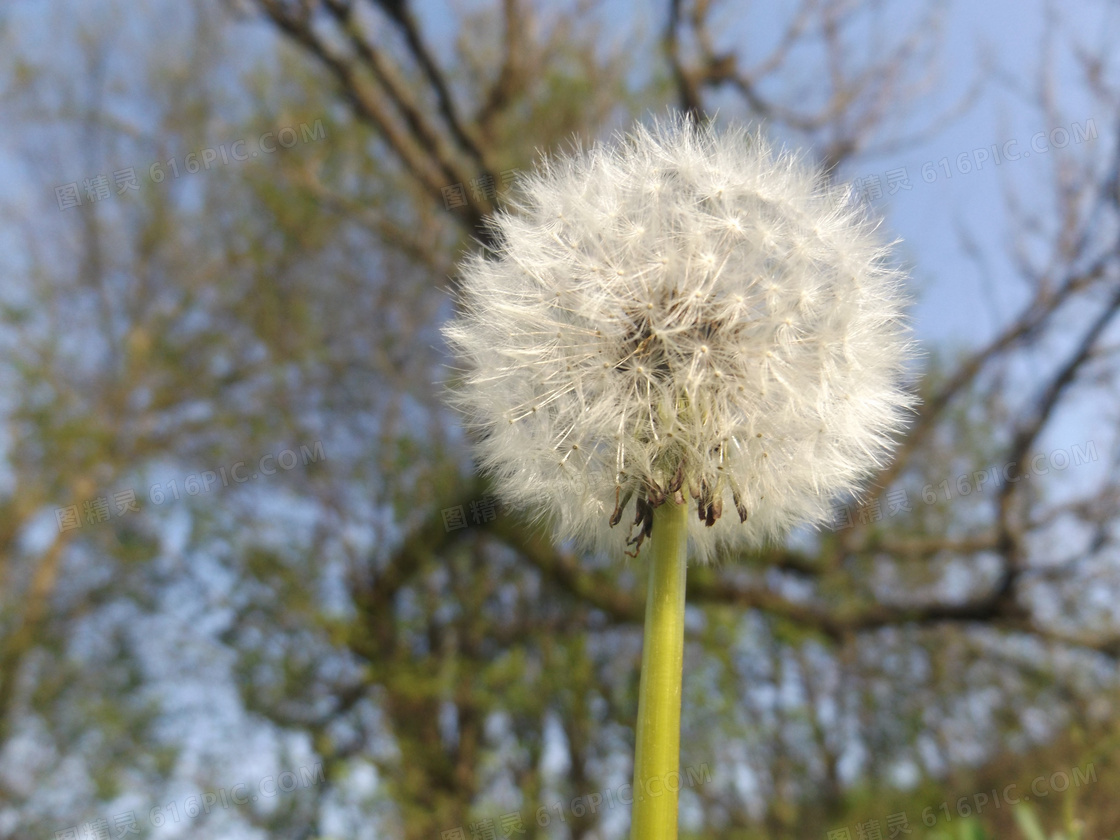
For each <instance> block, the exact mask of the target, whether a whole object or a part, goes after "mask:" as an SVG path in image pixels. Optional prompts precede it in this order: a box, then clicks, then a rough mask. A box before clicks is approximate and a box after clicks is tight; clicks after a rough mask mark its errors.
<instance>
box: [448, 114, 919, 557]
mask: <svg viewBox="0 0 1120 840" xmlns="http://www.w3.org/2000/svg"><path fill="white" fill-rule="evenodd" d="M518 188H519V193H518V197H517V198H516V200H515V201H514V202H513V204H512V206H511V208H510V209H509V210H504V211H499V212H498V213H497V214H496V215H495V216H494V217H493V219H492V220H491V224H492V226H493V228H494V230H495V233H496V234H497V239H498V241H499V242H500V243H501V244H500V245H499V246H497V247H496V249H495V251H494V253H493V254H492V255H489V256H487V255H483V254H474V255H472V256H469V257H467V258H466V259H465V260H464V262H463V263H462V265H461V266H460V269H461V271H460V274H461V281H462V282H461V287H460V288H461V293H460V312H459V314H458V315H457V317H456V318H455V319H453V320H452V321H451V322H450V323H449V324H448V325H447V326H446V327H445V329H444V335H445V337H446V338H447V340H448V343H449V345H450V347H451V349H452V351H453V353H454V354H455V356H456V357H457V359H458V362H459V364H460V365H461V367H462V368H463V376H462V379H461V382H460V384H459V385H458V387H457V388H456V389H455V390H454V391H453V393H452V396H451V399H452V402H453V404H454V405H455V406H456V407H457V408H459V409H460V410H461V411H462V413H463V416H464V419H465V422H466V424H467V426H468V427H469V428H470V429H471V430H472V431H473V433H474V437H475V439H476V441H477V444H476V446H477V457H478V460H479V464H480V467H481V468H482V469H484V470H485V471H487V472H489V473H490V474H491V475H492V476H493V477H494V479H495V488H496V491H497V492H498V493H499V495H501V497H502V498H503V499H504V501H506V502H507V503H509V504H511V505H513V506H515V507H519V508H522V509H525V510H528V511H530V512H532V513H534V514H535V515H537V516H539V517H542V518H546V519H547V520H548V521H549V522H550V523H551V524H552V526H553V527H554V530H555V533H556V536H557V538H559V539H569V538H574V539H576V540H577V541H578V542H579V543H580V544H581V545H582V546H584V547H587V548H592V549H597V550H603V551H608V552H612V553H618V552H620V551H623V550H625V549H626V547H627V545H628V544H629V545H633V544H634V543H635V540H634V538H633V531H634V529H633V528H630V530H629V532H628V526H630V523H631V522H634V523H635V525H637V526H638V530H639V531H640V530H641V527H642V519H643V517H644V516H648V514H649V511H650V510H651V509H652V508H654V507H656V506H658V505H660V504H663V503H666V501H668V500H670V499H673V498H676V499H678V500H679V499H680V498H686V499H690V500H691V503H692V504H693V505H694V506H695V508H696V515H695V516H692V517H691V518H690V526H689V529H690V530H689V540H690V546H691V549H692V556H693V557H694V558H695V559H696V560H698V561H700V562H706V561H708V560H710V559H711V558H713V557H714V556H715V555H716V554H717V553H718V552H720V551H723V550H730V551H735V550H740V549H743V548H748V547H754V546H757V545H759V544H761V543H762V542H764V541H765V540H767V539H777V538H780V537H781V536H782V535H783V534H784V533H786V532H787V531H788V529H789V528H791V527H793V526H795V525H798V524H802V523H807V524H814V525H819V524H820V523H822V522H824V521H825V520H827V519H828V518H829V514H830V510H831V503H832V499H833V498H834V497H835V496H836V495H837V494H839V493H843V492H849V491H854V490H857V489H858V487H859V484H860V482H862V481H863V480H864V479H865V478H866V477H867V476H868V475H869V474H870V473H871V472H872V471H873V470H875V469H877V468H879V467H881V466H882V465H883V464H884V463H885V461H886V459H887V458H888V457H889V455H890V451H891V449H892V448H893V446H894V445H895V437H896V435H897V433H898V431H899V430H900V429H901V428H902V426H903V425H904V422H905V416H906V412H907V410H908V409H909V408H910V407H911V406H912V404H913V402H914V399H913V398H912V397H911V396H910V395H909V394H908V393H907V392H906V390H905V389H904V387H903V384H902V383H903V379H904V375H905V367H906V364H907V362H908V361H909V359H910V358H911V357H912V355H913V342H912V339H911V337H910V333H909V330H908V327H907V325H906V323H905V315H904V312H905V306H906V303H907V300H906V296H905V293H904V282H905V276H904V274H903V272H901V271H900V270H899V269H897V268H896V267H893V266H892V264H891V262H890V244H889V243H886V242H885V241H884V240H882V239H881V238H880V236H879V234H878V232H877V226H878V223H877V221H876V220H874V219H872V218H871V217H870V216H869V215H868V214H867V212H866V210H865V209H864V208H862V207H860V206H858V205H856V204H854V203H852V202H851V200H850V192H849V190H848V189H847V188H846V187H844V186H843V185H835V184H831V183H829V182H828V181H827V179H826V178H825V177H824V176H823V175H822V174H821V172H820V171H819V170H818V169H817V168H815V167H814V166H813V165H811V164H810V163H808V162H806V161H805V160H803V159H802V158H800V157H798V156H796V155H793V154H790V153H788V152H785V151H781V150H779V149H777V148H775V147H774V146H773V145H771V144H770V143H769V142H768V141H767V139H766V138H765V137H764V136H763V135H762V134H761V133H759V132H757V131H755V132H752V131H748V130H746V129H744V128H733V129H731V130H728V131H725V132H723V133H719V132H717V131H716V130H715V129H712V128H707V127H705V128H701V127H697V126H696V125H695V124H694V123H692V122H691V121H689V120H688V119H687V118H683V117H682V118H674V119H666V120H661V121H655V122H653V123H651V124H650V125H649V126H639V127H637V128H635V129H634V130H633V131H632V132H630V133H629V134H627V135H624V136H616V137H615V138H614V140H613V141H612V142H610V143H606V144H600V145H596V146H594V147H592V148H590V149H588V150H585V151H576V152H573V153H571V154H567V155H557V156H554V157H551V158H549V159H547V160H545V161H544V162H543V164H542V165H541V166H540V167H539V168H538V169H537V170H536V171H535V172H533V173H531V174H529V175H527V176H525V177H524V178H523V179H521V181H520V183H519V187H518ZM637 543H638V545H639V546H640V540H638V541H637Z"/></svg>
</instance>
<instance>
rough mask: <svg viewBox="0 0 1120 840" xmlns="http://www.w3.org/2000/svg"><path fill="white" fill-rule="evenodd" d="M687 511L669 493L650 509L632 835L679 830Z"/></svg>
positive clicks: (634, 838) (663, 837)
mask: <svg viewBox="0 0 1120 840" xmlns="http://www.w3.org/2000/svg"><path fill="white" fill-rule="evenodd" d="M688 511H689V506H688V505H687V504H683V505H677V504H674V502H673V500H672V497H670V498H668V499H666V500H665V503H664V504H662V505H660V506H659V507H657V508H655V509H654V512H653V532H652V534H651V536H650V541H651V544H652V546H651V547H652V554H653V556H652V558H651V560H650V570H649V595H648V596H647V599H646V623H645V635H644V638H643V641H642V679H641V686H640V688H639V689H638V725H637V731H636V735H635V741H636V743H635V748H634V790H633V796H634V807H633V811H632V816H631V820H630V838H631V840H676V837H677V791H678V790H679V789H680V762H681V758H680V754H681V670H682V667H683V663H684V590H685V568H686V558H687V548H688Z"/></svg>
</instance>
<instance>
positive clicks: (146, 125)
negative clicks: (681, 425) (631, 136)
mask: <svg viewBox="0 0 1120 840" xmlns="http://www.w3.org/2000/svg"><path fill="white" fill-rule="evenodd" d="M1118 11H1120V9H1118V8H1117V6H1116V4H1115V3H1111V2H1103V0H1100V2H1095V1H1094V0H1090V1H1089V2H1083V3H1077V4H1059V3H1049V4H1048V3H1042V2H1033V1H1032V2H1022V3H1012V2H990V3H984V4H980V3H961V2H958V3H953V4H946V3H941V2H933V0H930V2H920V1H919V2H915V1H914V0H906V1H905V2H902V0H898V2H888V0H801V2H791V3H784V4H768V3H759V2H756V3H734V2H729V0H725V1H724V2H711V3H709V2H706V0H679V2H678V0H666V2H660V3H655V4H627V3H623V2H602V3H598V2H595V0H577V2H558V3H543V2H534V0H495V2H481V0H467V1H466V2H461V3H458V2H457V3H451V4H444V3H441V2H419V1H418V0H239V1H238V2H234V0H227V1H226V2H219V0H199V2H196V3H180V2H172V0H148V2H144V3H128V2H123V0H82V2H76V1H75V0H70V1H69V2H65V1H64V0H12V1H11V2H8V3H6V4H4V6H3V7H0V114H2V115H3V125H4V129H3V133H2V135H0V176H2V177H0V213H2V214H3V224H2V225H0V272H2V273H0V277H2V278H3V279H2V281H0V325H2V326H0V383H2V387H0V417H2V419H3V425H2V426H0V428H2V433H0V455H2V457H0V837H3V838H48V837H55V838H64V839H67V840H68V839H70V838H73V840H87V838H93V839H94V840H96V839H98V838H118V837H167V838H193V837H200V838H201V837H205V838H242V837H254V838H255V837H262V838H263V837H278V838H342V837H347V838H349V837H355V838H392V839H393V840H396V838H401V839H402V840H492V839H493V838H505V837H526V838H549V839H550V840H560V839H561V838H571V839H572V840H577V838H588V839H590V838H598V839H599V840H609V838H621V837H625V836H626V831H627V826H628V821H629V805H628V803H629V798H630V795H631V792H630V790H629V787H628V782H629V781H630V773H631V767H630V762H631V751H632V745H633V732H632V724H633V721H634V718H635V714H636V692H637V685H638V677H639V673H638V669H639V663H640V634H641V618H642V610H643V599H644V575H643V572H644V565H643V563H642V561H640V560H639V561H637V562H634V563H627V564H624V563H621V562H619V558H612V557H598V556H576V555H574V554H573V553H572V552H571V551H570V550H569V548H568V547H565V546H554V545H552V544H551V543H550V541H549V540H548V539H547V537H545V536H544V535H542V534H540V533H538V532H536V531H534V530H532V529H530V528H528V527H527V526H526V525H525V523H524V521H523V520H522V519H521V518H520V516H519V515H518V514H517V513H516V512H513V511H509V510H505V509H504V508H503V507H502V506H501V505H499V504H496V503H495V501H494V497H493V491H492V488H490V487H489V486H487V484H486V483H485V482H484V481H481V480H479V479H478V478H477V477H476V475H475V471H474V469H473V465H472V461H471V457H470V452H469V448H468V446H467V444H466V441H465V440H464V438H463V435H462V433H461V431H460V429H459V426H458V424H457V421H456V418H455V417H454V416H453V415H452V414H451V413H450V412H449V411H447V410H446V409H444V408H443V407H442V406H441V402H440V392H441V388H442V387H443V384H442V383H444V382H445V381H446V379H447V377H448V375H449V374H448V372H447V368H446V364H447V362H448V359H447V358H446V355H445V351H444V348H443V346H442V343H441V339H440V335H439V332H438V329H439V326H440V325H441V323H443V322H444V321H445V320H446V319H447V318H448V317H449V316H450V314H451V312H452V306H453V304H452V298H451V292H452V291H453V289H454V286H455V276H454V275H455V272H454V266H455V263H456V260H457V259H458V258H459V256H461V254H462V253H463V252H464V251H465V250H466V249H471V248H475V247H478V243H479V242H483V243H484V242H486V241H487V238H488V234H487V231H486V230H485V228H484V227H481V226H480V223H481V221H482V220H483V219H484V217H485V216H486V214H488V213H489V212H491V211H492V210H494V209H495V208H496V207H500V206H501V205H502V203H503V201H504V200H505V198H506V196H507V195H508V194H509V188H510V185H511V184H512V183H513V181H514V180H515V179H516V177H517V173H518V172H519V171H522V170H525V169H528V168H530V167H532V166H533V164H534V161H535V160H537V157H538V153H539V152H540V151H545V150H549V149H556V148H559V147H562V146H564V145H566V144H570V143H571V142H572V141H573V139H575V138H582V139H583V140H585V141H587V140H591V139H595V138H605V137H607V136H609V135H610V133H611V132H612V131H614V130H616V129H619V128H625V127H627V126H628V125H630V124H631V122H632V121H633V120H635V119H641V118H643V117H646V116H648V115H650V114H660V113H665V112H666V111H668V110H687V111H691V112H693V113H695V114H696V115H698V116H702V117H714V118H715V119H716V120H717V121H727V120H733V119H734V120H751V121H754V122H758V123H761V124H763V125H764V126H765V127H766V129H767V130H768V131H770V132H771V133H772V134H774V135H775V136H776V137H777V138H779V139H780V140H781V141H782V142H785V143H787V144H790V145H794V146H798V147H803V148H806V149H807V150H808V151H809V153H810V154H811V155H813V156H814V157H815V158H816V159H817V160H819V161H820V162H821V164H822V165H824V166H827V167H829V168H830V170H831V172H832V174H833V176H834V177H835V178H837V179H838V180H844V181H848V182H851V183H852V185H853V198H854V200H858V201H863V202H866V203H867V204H869V205H870V206H871V208H872V210H873V211H874V212H876V213H878V214H881V215H883V216H884V217H885V223H884V224H885V229H886V230H887V231H889V232H890V235H891V236H898V237H899V238H900V239H901V240H902V244H901V245H900V246H899V251H898V253H899V256H900V259H902V260H903V261H905V263H906V265H907V266H909V268H910V270H911V273H912V276H913V291H914V295H915V298H916V304H915V307H914V310H913V311H914V326H915V330H916V332H917V335H918V337H919V338H920V340H921V342H922V345H923V348H924V351H925V355H924V356H923V358H922V360H921V363H920V365H919V366H918V367H916V368H915V369H914V387H915V388H916V389H917V390H918V391H919V392H920V394H921V396H922V399H923V401H924V402H923V404H922V407H921V409H920V411H919V413H918V414H917V415H916V417H915V418H914V422H913V423H912V425H911V428H910V431H909V434H908V437H907V438H906V440H905V442H904V444H903V445H902V447H901V449H900V451H899V457H898V459H897V461H896V462H895V463H893V464H891V465H890V466H889V467H887V468H886V469H885V470H884V471H883V472H882V473H881V474H880V475H878V476H877V478H876V480H875V482H874V486H873V488H872V491H871V492H870V493H869V494H868V495H867V497H866V498H864V499H863V500H862V501H860V502H857V501H855V500H845V499H838V500H837V501H836V507H835V521H834V523H833V526H832V527H831V528H828V529H825V530H823V531H815V532H810V531H804V532H798V533H795V534H793V535H792V536H791V537H790V539H789V540H788V542H787V543H786V544H785V545H781V546H774V547H772V548H771V549H768V550H766V551H763V552H759V553H757V554H751V555H748V556H741V557H729V558H726V562H725V563H723V564H721V565H719V566H718V567H714V568H703V569H693V570H690V580H689V593H688V598H689V610H688V621H687V639H686V654H685V695H684V701H683V729H684V731H683V736H682V757H681V764H682V772H681V779H680V797H681V825H682V836H684V837H688V838H717V837H718V838H810V837H812V838H821V840H884V838H885V840H895V838H927V837H930V838H932V837H952V838H957V837H960V838H966V837H967V838H978V837H984V836H988V837H1020V836H1021V837H1025V838H1028V840H1038V838H1042V837H1056V836H1059V835H1060V836H1069V837H1073V836H1083V837H1085V838H1105V837H1113V836H1115V835H1120V798H1118V797H1117V796H1116V795H1115V792H1116V790H1117V780H1118V778H1120V775H1118V769H1117V766H1116V756H1117V748H1118V747H1120V718H1118V715H1120V708H1118V706H1117V699H1118V697H1120V695H1118V681H1117V665H1118V663H1117V657H1118V656H1120V614H1118V609H1117V604H1118V602H1120V564H1118V559H1120V557H1118V545H1117V540H1118V537H1120V534H1118V529H1117V526H1116V514H1117V506H1118V503H1120V495H1118V486H1117V481H1118V477H1117V470H1116V466H1117V459H1118V457H1120V447H1118V445H1117V435H1116V429H1117V413H1118V410H1120V391H1118V381H1117V373H1118V372H1120V330H1118V328H1117V324H1116V317H1115V316H1116V315H1117V311H1118V309H1120V250H1118V238H1117V237H1118V235H1120V224H1118V221H1120V192H1118V179H1117V166H1118V162H1120V157H1118V146H1117V127H1118V120H1120V72H1118V70H1120V68H1118V67H1117V64H1118V61H1120V56H1118V55H1117V53H1116V51H1115V49H1114V45H1115V43H1116V41H1117V38H1118V36H1120V27H1118V26H1117V13H1118Z"/></svg>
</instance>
